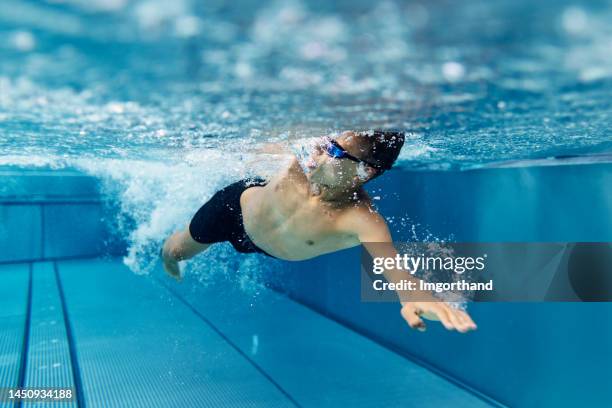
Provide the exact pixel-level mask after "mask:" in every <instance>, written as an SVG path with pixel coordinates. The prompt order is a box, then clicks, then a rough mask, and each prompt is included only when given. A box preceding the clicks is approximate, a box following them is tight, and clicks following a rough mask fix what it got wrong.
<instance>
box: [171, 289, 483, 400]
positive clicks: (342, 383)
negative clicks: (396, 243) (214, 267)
mask: <svg viewBox="0 0 612 408" xmlns="http://www.w3.org/2000/svg"><path fill="white" fill-rule="evenodd" d="M160 282H161V285H162V286H167V287H169V289H170V290H171V291H172V292H174V293H176V294H177V295H178V296H180V297H181V298H183V299H185V301H186V302H187V303H188V304H190V305H191V306H192V307H193V308H194V309H195V310H197V311H198V312H199V313H200V314H201V315H202V316H203V318H205V319H207V320H208V321H210V323H211V324H212V325H213V326H214V327H216V328H217V329H218V330H220V331H221V332H222V333H224V335H225V336H227V338H228V339H229V341H231V342H232V343H234V344H236V345H237V347H239V348H240V350H242V351H243V352H244V353H245V354H246V355H248V356H249V358H251V359H252V360H253V361H254V362H255V363H256V364H258V365H259V366H260V367H262V369H263V370H264V371H266V372H267V373H268V374H269V375H270V376H271V377H272V378H274V380H275V381H276V382H278V384H279V385H280V386H281V387H282V388H283V389H285V390H286V391H287V392H288V393H289V394H291V395H292V396H293V397H294V398H295V399H296V400H297V402H298V403H299V404H300V405H302V406H304V407H317V408H318V407H338V406H350V407H397V406H409V407H410V406H413V407H432V408H434V407H436V408H437V407H445V406H453V407H466V408H468V407H469V408H474V407H487V406H490V405H489V404H487V403H485V402H484V401H483V400H481V399H479V398H477V397H476V396H474V395H473V394H471V393H469V392H467V391H466V390H464V389H462V388H459V387H458V386H456V385H454V384H452V383H450V382H448V381H447V380H445V379H443V378H442V377H439V376H438V375H436V374H434V373H432V372H431V371H429V370H427V369H425V368H423V367H421V366H419V365H417V364H415V363H413V362H411V361H410V360H407V359H405V358H403V357H401V356H399V355H397V354H395V353H393V352H391V351H389V350H388V349H386V348H384V347H382V346H380V345H378V344H376V343H374V342H373V341H371V340H370V339H368V338H366V337H363V336H360V335H358V334H357V333H355V332H353V331H351V330H349V329H347V328H346V327H344V326H341V325H340V324H338V323H336V322H334V321H332V320H329V319H327V318H325V317H323V316H321V315H319V314H317V313H315V312H313V311H312V310H310V309H308V308H306V307H305V306H302V305H300V304H298V303H296V302H294V301H291V300H289V299H288V298H286V297H284V296H281V295H279V294H277V293H275V292H272V291H270V290H267V289H264V288H261V289H260V290H258V291H257V292H256V295H255V296H254V295H253V294H248V293H245V292H244V291H243V290H240V289H239V285H238V284H237V283H236V282H229V281H222V282H217V283H216V284H214V283H209V284H208V285H207V286H206V287H203V286H199V285H198V284H197V282H195V281H194V280H189V277H187V279H186V281H185V282H184V283H175V282H173V281H171V280H170V279H169V278H166V277H162V278H161V280H160Z"/></svg>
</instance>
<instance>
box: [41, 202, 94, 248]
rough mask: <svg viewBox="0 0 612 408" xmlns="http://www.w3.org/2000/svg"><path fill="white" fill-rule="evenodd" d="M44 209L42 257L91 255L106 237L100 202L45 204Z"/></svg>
mask: <svg viewBox="0 0 612 408" xmlns="http://www.w3.org/2000/svg"><path fill="white" fill-rule="evenodd" d="M43 211H44V214H43V215H44V228H43V230H44V234H43V235H44V236H43V239H44V256H45V258H56V257H74V256H88V255H91V256H94V255H97V254H99V253H100V252H101V249H102V248H101V242H102V240H103V238H104V237H105V230H104V225H103V223H102V222H101V218H102V208H101V206H100V205H99V204H69V205H65V204H47V205H45V206H44V207H43Z"/></svg>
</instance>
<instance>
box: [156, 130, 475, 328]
mask: <svg viewBox="0 0 612 408" xmlns="http://www.w3.org/2000/svg"><path fill="white" fill-rule="evenodd" d="M403 144H404V136H403V134H402V133H399V132H390V131H375V132H350V131H349V132H344V133H342V134H341V135H340V136H339V137H338V138H337V139H333V138H331V137H324V138H322V139H320V140H319V141H318V142H317V143H315V144H314V145H313V148H312V152H311V155H310V157H309V160H308V162H307V163H306V167H307V169H308V170H307V171H304V169H303V168H302V166H301V165H300V163H299V160H298V159H297V157H295V156H292V159H291V161H290V164H289V165H288V166H287V167H286V168H284V169H283V170H281V171H280V172H278V173H277V174H276V175H274V176H273V177H271V178H270V180H268V181H266V180H263V179H260V178H255V179H246V180H241V181H238V182H236V183H233V184H230V185H229V186H227V187H225V188H223V189H222V190H220V191H218V192H217V193H216V194H215V195H214V196H213V197H212V198H211V199H210V200H209V201H208V202H207V203H206V204H204V205H203V206H202V207H201V208H200V209H199V210H198V211H197V212H196V214H195V215H194V217H193V219H192V220H191V222H190V224H189V226H188V228H186V229H185V230H183V231H179V232H175V233H174V234H172V235H171V236H170V237H169V238H168V239H167V240H166V241H165V242H164V245H163V248H162V260H163V265H164V269H165V270H166V272H167V273H168V274H169V275H171V276H172V277H174V278H176V279H179V280H180V279H181V271H180V268H179V265H178V262H179V261H182V260H186V259H189V258H192V257H193V256H195V255H196V254H198V253H200V252H202V251H205V250H206V249H207V248H208V247H209V246H210V245H212V244H214V243H216V242H224V241H229V242H230V243H231V244H232V245H233V246H234V248H235V249H236V250H237V251H239V252H245V253H246V252H259V253H262V254H265V255H268V256H271V257H275V258H280V259H284V260H287V261H301V260H305V259H310V258H314V257H317V256H319V255H323V254H327V253H330V252H335V251H339V250H342V249H346V248H350V247H354V246H357V245H360V244H362V245H364V247H365V248H366V249H367V250H368V251H369V252H370V255H372V256H373V257H395V255H396V254H397V252H396V251H395V249H394V248H393V246H392V245H391V244H389V245H388V246H387V245H383V246H381V245H373V244H372V245H369V243H381V242H383V243H391V242H392V239H391V234H390V232H389V228H388V226H387V224H386V222H385V220H384V218H383V217H382V216H381V215H380V214H378V213H377V212H376V211H375V210H374V208H373V207H372V205H371V203H370V199H369V197H368V195H367V193H366V191H365V190H364V189H363V185H364V184H365V183H367V182H368V181H370V180H372V179H374V178H376V177H378V176H380V175H381V174H383V173H384V172H385V171H387V170H389V169H390V168H391V166H392V165H393V163H394V162H395V160H396V159H397V157H398V155H399V153H400V150H401V148H402V145H403ZM288 154H289V153H288ZM385 278H386V279H387V280H388V281H390V282H399V281H400V280H401V279H405V278H406V273H405V271H393V270H392V271H389V272H386V273H385ZM398 295H399V298H400V301H401V305H402V307H401V315H402V317H403V318H404V319H405V320H406V322H407V323H408V325H410V327H412V328H416V329H419V330H425V323H424V322H423V320H422V319H421V318H422V317H424V318H426V319H430V320H440V322H441V323H442V324H443V325H444V327H446V328H447V329H449V330H458V331H460V332H466V331H468V330H474V329H475V328H476V325H475V324H474V322H473V321H472V319H471V318H470V316H469V315H468V314H467V313H465V312H464V311H461V310H458V309H455V308H452V307H451V306H449V305H448V304H447V303H444V302H441V301H438V300H437V299H436V298H434V297H433V296H431V294H427V293H420V294H419V296H418V297H417V296H414V293H412V294H409V293H406V292H404V293H399V292H398ZM411 299H414V300H416V299H419V301H411ZM423 299H425V300H426V301H422V300H423Z"/></svg>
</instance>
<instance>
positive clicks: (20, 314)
mask: <svg viewBox="0 0 612 408" xmlns="http://www.w3.org/2000/svg"><path fill="white" fill-rule="evenodd" d="M28 287H29V265H28V264H16V265H0V322H2V329H1V330H0V387H16V386H17V385H18V384H19V372H20V368H21V365H22V351H23V346H24V334H25V328H26V322H27V304H28ZM0 405H2V404H1V403H0ZM2 406H7V407H10V406H12V404H9V403H5V404H4V405H2Z"/></svg>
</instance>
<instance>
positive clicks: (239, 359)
mask: <svg viewBox="0 0 612 408" xmlns="http://www.w3.org/2000/svg"><path fill="white" fill-rule="evenodd" d="M58 267H59V272H60V277H61V282H62V287H63V290H64V293H65V299H66V305H67V310H68V316H69V320H70V327H71V332H72V337H73V339H74V344H75V354H76V356H77V359H78V365H79V369H80V370H79V376H80V378H81V379H82V385H83V389H82V392H83V399H84V402H85V405H86V406H87V407H147V408H150V407H169V406H180V407H202V406H208V407H222V406H235V407H285V406H294V405H293V404H292V403H291V400H290V399H288V398H287V397H286V396H285V395H284V394H283V393H282V392H281V391H280V390H279V389H278V388H277V387H276V386H275V385H274V384H273V383H272V382H270V381H269V380H268V379H267V378H265V376H263V375H262V374H261V373H260V372H259V371H258V370H257V369H256V368H255V367H254V366H253V365H252V364H250V363H249V361H248V360H246V359H245V358H244V357H243V356H242V355H241V354H240V353H239V352H237V351H236V350H235V349H234V348H232V347H231V346H230V345H228V343H226V342H225V340H224V339H223V338H222V336H220V335H219V334H218V333H216V332H215V331H214V330H212V329H211V328H210V327H208V326H207V325H206V324H205V323H204V322H203V321H202V320H201V319H200V318H198V317H197V316H196V315H195V314H194V313H193V312H192V311H190V310H189V309H188V308H187V307H186V306H185V305H184V304H182V303H181V302H180V301H178V300H177V299H176V298H175V297H174V296H172V295H171V294H169V293H168V292H167V291H166V290H164V289H163V288H160V287H159V286H157V285H154V284H153V283H152V279H151V277H147V276H136V275H134V274H133V273H132V272H130V271H129V270H128V269H127V268H126V267H124V266H123V265H122V264H121V263H119V262H104V261H69V262H61V263H59V264H58Z"/></svg>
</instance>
